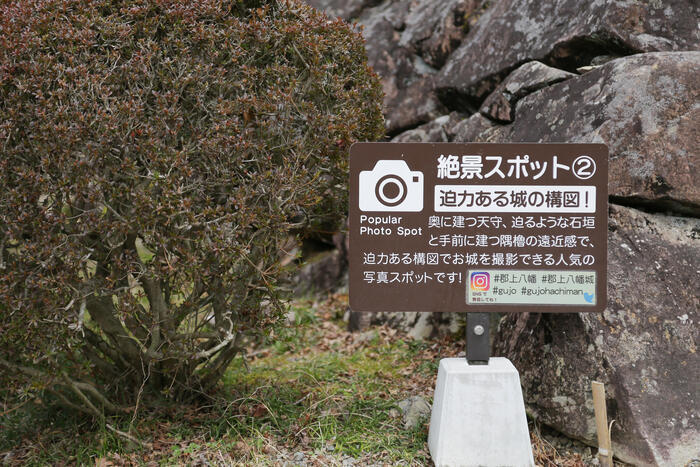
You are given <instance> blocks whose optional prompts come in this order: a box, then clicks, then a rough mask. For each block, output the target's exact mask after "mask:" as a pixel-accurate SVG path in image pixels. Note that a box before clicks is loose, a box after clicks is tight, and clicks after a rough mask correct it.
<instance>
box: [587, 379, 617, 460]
mask: <svg viewBox="0 0 700 467" xmlns="http://www.w3.org/2000/svg"><path fill="white" fill-rule="evenodd" d="M591 389H592V391H593V409H594V411H595V424H596V431H597V432H598V459H599V460H600V465H601V466H602V467H612V465H613V452H612V443H611V441H610V427H609V426H608V412H607V409H606V406H605V385H604V384H603V383H599V382H598V381H593V382H592V383H591Z"/></svg>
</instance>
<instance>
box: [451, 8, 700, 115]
mask: <svg viewBox="0 0 700 467" xmlns="http://www.w3.org/2000/svg"><path fill="white" fill-rule="evenodd" d="M488 5H489V7H488V8H487V9H486V10H485V11H484V12H483V15H482V17H481V18H479V20H478V21H477V22H476V24H475V26H474V28H473V29H472V30H471V31H470V32H469V34H468V35H467V36H466V37H465V39H464V40H463V41H462V43H461V45H460V46H459V48H458V49H457V50H455V52H454V53H453V54H452V55H451V56H450V58H449V59H448V60H447V63H446V64H445V66H444V67H443V68H442V70H441V71H440V75H439V78H438V87H439V90H440V93H441V94H442V95H443V100H446V101H447V102H453V103H454V104H455V105H464V104H465V103H466V104H467V105H468V104H470V103H471V104H472V105H473V102H475V101H476V102H478V101H481V100H482V99H483V98H484V97H486V95H487V94H488V93H489V92H490V91H491V90H493V88H494V87H495V86H496V85H497V84H498V83H499V82H500V81H501V79H503V77H504V76H505V75H507V74H508V73H509V72H510V71H512V70H513V69H515V68H516V67H517V66H519V65H520V64H522V63H524V62H527V61H530V60H539V61H542V62H544V63H545V64H548V65H552V66H555V67H557V68H562V69H565V70H568V71H574V70H575V69H576V68H577V67H579V66H582V65H588V64H590V62H591V60H592V59H593V58H594V57H596V56H598V55H609V54H612V55H620V56H621V55H629V54H633V53H639V52H653V51H672V50H673V51H675V50H696V49H698V48H700V30H699V29H698V27H697V18H698V17H700V4H699V3H698V2H696V1H694V0H671V1H664V2H661V1H649V2H629V1H625V0H609V1H600V0H552V1H548V2H532V1H529V0H502V1H499V2H493V3H489V4H488Z"/></svg>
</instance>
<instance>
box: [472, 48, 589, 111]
mask: <svg viewBox="0 0 700 467" xmlns="http://www.w3.org/2000/svg"><path fill="white" fill-rule="evenodd" d="M573 76H576V75H575V74H573V73H569V72H566V71H564V70H560V69H558V68H552V67H549V66H547V65H544V64H542V63H540V62H536V61H533V62H528V63H526V64H524V65H523V66H521V67H519V68H517V69H516V70H515V71H513V72H512V73H511V74H509V75H508V77H507V78H506V79H504V80H503V82H502V83H501V84H499V85H498V87H497V88H496V90H495V91H493V92H492V93H491V94H490V95H489V97H487V98H486V100H485V101H484V103H483V104H482V106H481V110H480V111H481V113H483V114H484V115H486V116H487V117H490V118H492V119H493V120H496V121H499V122H512V121H513V119H514V117H515V115H514V114H515V104H517V102H518V101H519V100H520V99H522V98H523V97H525V96H527V95H528V94H532V93H533V92H535V91H539V90H540V89H542V88H544V87H547V86H551V85H552V84H554V83H558V82H560V81H565V80H567V79H569V78H571V77H573Z"/></svg>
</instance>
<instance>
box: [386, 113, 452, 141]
mask: <svg viewBox="0 0 700 467" xmlns="http://www.w3.org/2000/svg"><path fill="white" fill-rule="evenodd" d="M463 119H464V115H462V114H460V113H457V112H452V113H450V114H449V115H443V116H441V117H438V118H436V119H435V120H433V121H431V122H428V123H424V124H423V125H420V126H418V127H416V128H413V129H411V130H407V131H404V132H403V133H400V134H399V135H397V136H395V137H394V138H393V139H392V140H391V142H392V143H446V142H448V141H450V140H451V139H452V138H453V137H454V134H453V133H452V131H453V128H454V127H455V126H456V125H458V124H459V122H460V121H461V120H463Z"/></svg>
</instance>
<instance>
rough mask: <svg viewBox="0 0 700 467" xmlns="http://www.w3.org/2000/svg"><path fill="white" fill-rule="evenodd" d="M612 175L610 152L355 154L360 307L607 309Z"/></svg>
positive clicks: (398, 147)
mask: <svg viewBox="0 0 700 467" xmlns="http://www.w3.org/2000/svg"><path fill="white" fill-rule="evenodd" d="M607 171H608V150H607V147H606V146H605V145H602V144H541V143H532V144H524V143H521V144H487V143H484V144H481V143H468V144H459V143H437V144H431V143H357V144H355V145H353V146H352V148H351V150H350V219H349V230H350V232H349V235H350V307H351V308H352V309H353V310H355V311H452V312H466V311H475V312H488V311H498V312H512V311H523V312H525V311H535V312H582V311H598V312H600V311H603V310H604V309H605V305H606V301H607V297H606V294H607V206H608V187H607V181H608V175H607V173H608V172H607Z"/></svg>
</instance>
